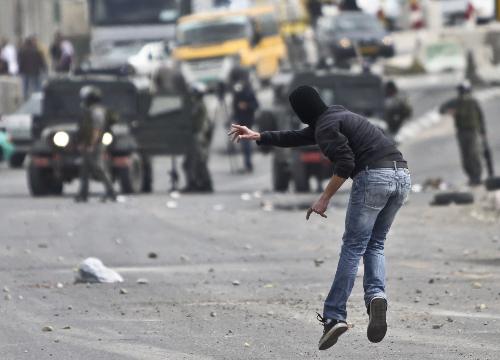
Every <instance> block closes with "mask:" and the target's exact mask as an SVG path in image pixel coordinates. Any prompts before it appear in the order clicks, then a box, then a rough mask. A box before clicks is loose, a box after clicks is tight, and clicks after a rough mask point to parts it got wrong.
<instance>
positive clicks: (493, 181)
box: [484, 176, 500, 191]
mask: <svg viewBox="0 0 500 360" xmlns="http://www.w3.org/2000/svg"><path fill="white" fill-rule="evenodd" d="M484 185H485V186H486V190H488V191H495V190H499V189H500V177H498V176H497V177H490V178H488V179H486V181H485V182H484Z"/></svg>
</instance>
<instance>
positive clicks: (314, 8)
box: [307, 0, 323, 29]
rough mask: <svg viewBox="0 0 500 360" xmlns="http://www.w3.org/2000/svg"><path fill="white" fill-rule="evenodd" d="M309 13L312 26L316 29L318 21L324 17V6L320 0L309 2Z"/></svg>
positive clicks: (309, 0)
mask: <svg viewBox="0 0 500 360" xmlns="http://www.w3.org/2000/svg"><path fill="white" fill-rule="evenodd" d="M307 11H308V13H309V19H310V21H311V26H312V28H313V29H316V24H317V23H318V19H319V18H320V17H321V15H323V6H322V4H321V1H320V0H308V1H307Z"/></svg>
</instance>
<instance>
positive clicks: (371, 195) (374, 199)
mask: <svg viewBox="0 0 500 360" xmlns="http://www.w3.org/2000/svg"><path fill="white" fill-rule="evenodd" d="M389 192H390V186H389V184H388V183H387V182H368V183H367V184H366V187H365V205H366V206H368V207H371V208H374V209H381V208H383V207H384V206H385V204H387V199H388V198H389Z"/></svg>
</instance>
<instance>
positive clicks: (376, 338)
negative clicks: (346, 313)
mask: <svg viewBox="0 0 500 360" xmlns="http://www.w3.org/2000/svg"><path fill="white" fill-rule="evenodd" d="M368 315H370V320H369V322H368V329H367V331H366V334H367V336H368V340H370V341H371V342H372V343H378V342H381V341H382V340H383V339H384V337H385V334H386V333H387V320H386V315H387V300H386V299H384V298H381V297H375V298H373V299H372V300H371V301H370V307H369V308H368Z"/></svg>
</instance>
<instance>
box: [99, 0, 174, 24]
mask: <svg viewBox="0 0 500 360" xmlns="http://www.w3.org/2000/svg"><path fill="white" fill-rule="evenodd" d="M180 14H181V0H91V2H90V15H91V21H92V24H93V25H97V26H109V25H137V24H168V23H174V22H175V21H176V20H177V18H178V17H179V15H180Z"/></svg>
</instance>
